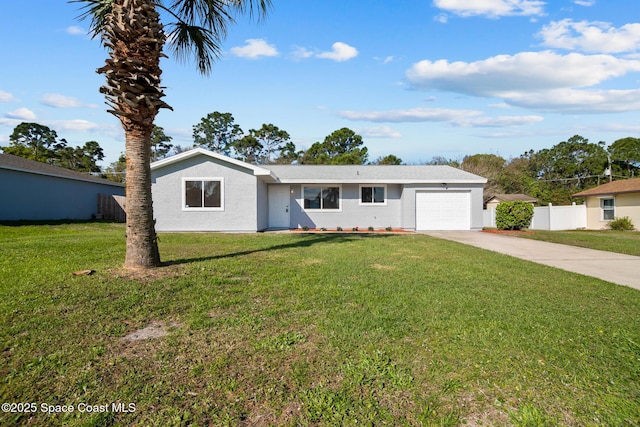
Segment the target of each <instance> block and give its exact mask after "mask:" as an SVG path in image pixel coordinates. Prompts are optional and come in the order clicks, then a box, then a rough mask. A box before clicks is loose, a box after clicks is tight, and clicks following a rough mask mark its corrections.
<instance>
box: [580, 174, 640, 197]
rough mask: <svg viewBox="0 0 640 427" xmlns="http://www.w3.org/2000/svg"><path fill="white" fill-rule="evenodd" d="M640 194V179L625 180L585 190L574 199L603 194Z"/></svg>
mask: <svg viewBox="0 0 640 427" xmlns="http://www.w3.org/2000/svg"><path fill="white" fill-rule="evenodd" d="M621 193H640V178H630V179H623V180H620V181H613V182H608V183H606V184H603V185H600V186H598V187H595V188H591V189H589V190H584V191H581V192H579V193H576V194H574V195H573V197H585V196H599V195H602V194H621Z"/></svg>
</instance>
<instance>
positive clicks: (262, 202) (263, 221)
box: [257, 180, 269, 230]
mask: <svg viewBox="0 0 640 427" xmlns="http://www.w3.org/2000/svg"><path fill="white" fill-rule="evenodd" d="M257 181H258V193H257V218H258V224H257V226H258V230H265V229H267V228H268V227H269V188H268V186H267V184H266V183H265V182H264V181H261V180H257Z"/></svg>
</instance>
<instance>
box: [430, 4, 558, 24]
mask: <svg viewBox="0 0 640 427" xmlns="http://www.w3.org/2000/svg"><path fill="white" fill-rule="evenodd" d="M433 4H434V5H435V6H436V7H437V8H439V9H443V10H446V11H448V12H451V13H453V14H456V15H459V16H463V17H468V16H487V17H489V18H499V17H501V16H532V15H534V16H540V15H543V14H544V5H545V2H543V1H539V0H482V1H478V0H434V1H433ZM438 20H439V21H440V22H442V18H438ZM445 22H446V18H445Z"/></svg>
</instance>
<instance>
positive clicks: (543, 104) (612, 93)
mask: <svg viewBox="0 0 640 427" xmlns="http://www.w3.org/2000/svg"><path fill="white" fill-rule="evenodd" d="M508 102H509V103H510V104H512V105H517V106H520V107H526V108H534V109H537V110H540V111H553V112H563V113H621V112H627V111H640V89H630V90H575V89H554V90H548V91H541V92H537V93H535V92H534V93H514V94H511V96H510V97H509V99H508Z"/></svg>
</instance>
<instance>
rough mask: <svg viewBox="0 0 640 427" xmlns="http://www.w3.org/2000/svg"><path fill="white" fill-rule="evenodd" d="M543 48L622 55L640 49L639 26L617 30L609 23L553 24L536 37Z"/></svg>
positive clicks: (634, 25) (627, 25) (632, 25)
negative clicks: (539, 39)
mask: <svg viewBox="0 0 640 427" xmlns="http://www.w3.org/2000/svg"><path fill="white" fill-rule="evenodd" d="M537 36H538V37H540V38H542V40H543V45H544V46H548V47H552V48H561V49H570V50H580V51H583V52H599V53H620V52H633V51H636V50H638V49H640V23H634V24H626V25H623V26H622V27H619V28H615V27H612V26H611V24H609V23H606V22H587V21H580V22H574V21H573V20H571V19H563V20H562V21H554V22H551V23H550V24H549V25H545V26H544V27H543V28H542V30H540V32H539V33H538V34H537Z"/></svg>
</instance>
